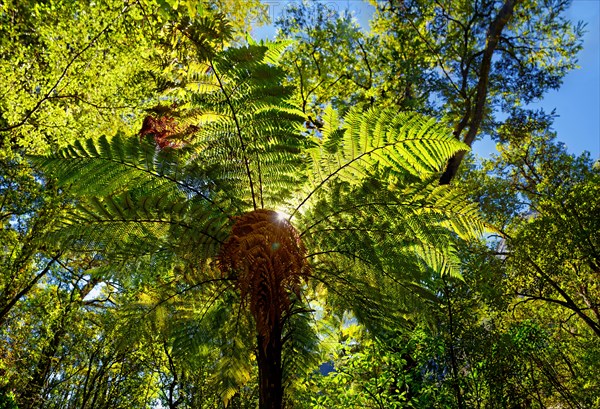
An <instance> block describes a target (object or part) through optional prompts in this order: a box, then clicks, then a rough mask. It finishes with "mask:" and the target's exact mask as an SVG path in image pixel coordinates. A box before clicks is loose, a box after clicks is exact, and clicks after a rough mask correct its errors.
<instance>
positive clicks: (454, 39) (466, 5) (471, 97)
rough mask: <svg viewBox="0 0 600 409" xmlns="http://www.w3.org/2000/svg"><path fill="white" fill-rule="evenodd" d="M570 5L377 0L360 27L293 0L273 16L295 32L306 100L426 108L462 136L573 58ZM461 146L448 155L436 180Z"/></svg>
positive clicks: (518, 105)
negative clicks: (367, 29)
mask: <svg viewBox="0 0 600 409" xmlns="http://www.w3.org/2000/svg"><path fill="white" fill-rule="evenodd" d="M569 5H570V2H569V1H563V0H558V1H549V2H529V1H512V0H511V1H505V2H502V1H477V2H472V1H465V2H456V1H429V0H423V1H392V0H390V1H383V2H377V3H376V7H377V10H376V13H375V16H374V18H373V20H372V22H371V25H372V30H371V32H369V33H364V32H361V31H360V30H359V28H358V27H357V25H356V23H355V22H352V20H351V18H350V17H349V16H348V15H339V14H337V13H336V12H334V11H333V10H331V9H329V10H328V9H327V8H326V7H321V6H320V5H319V6H312V7H311V6H309V5H308V4H307V3H301V4H297V3H294V5H292V6H290V7H289V8H288V12H287V14H286V16H285V17H282V18H281V19H280V20H279V21H278V26H279V27H280V28H281V32H280V33H281V35H282V36H290V35H291V36H293V37H295V38H296V39H298V40H299V42H298V44H297V45H296V46H294V48H292V51H291V52H290V53H289V56H288V58H289V61H290V64H288V65H287V67H288V70H289V75H290V76H291V77H293V78H294V79H295V81H297V82H298V84H301V86H300V87H299V89H300V94H301V95H299V96H298V97H299V98H300V99H307V101H308V102H310V103H311V104H312V105H313V106H315V107H318V105H319V104H326V103H328V100H329V99H332V100H333V101H340V102H341V101H344V102H343V103H345V104H348V105H354V104H357V103H358V104H359V105H362V106H365V105H366V106H369V105H371V104H373V103H377V105H379V106H381V105H388V104H389V105H392V106H395V107H397V109H398V110H413V109H417V110H420V111H422V112H428V113H430V114H433V115H435V116H437V117H438V118H440V120H443V121H444V122H445V123H448V124H450V126H452V127H453V129H454V135H455V137H456V138H457V139H459V140H461V141H462V142H464V143H465V144H467V145H468V146H471V145H472V143H473V142H474V141H475V139H476V138H478V137H480V136H481V135H482V134H488V135H489V134H491V133H493V132H491V130H492V129H493V127H495V126H497V125H499V123H500V122H501V121H500V120H498V119H496V114H497V113H499V112H503V115H502V116H506V115H508V116H512V115H516V116H518V115H520V112H521V111H522V110H523V107H524V106H526V105H527V104H529V103H531V102H534V101H538V100H540V99H541V98H542V97H543V95H544V94H545V93H546V92H547V91H548V90H552V89H558V87H559V86H560V84H561V81H562V78H563V77H564V75H565V74H566V73H567V72H568V71H569V70H571V69H573V68H574V67H575V64H576V59H575V57H574V56H575V55H576V53H577V51H579V50H580V49H581V41H580V37H581V35H582V33H583V26H582V24H573V23H571V22H569V21H568V20H567V19H566V17H565V16H564V12H565V10H566V9H567V8H568V7H569ZM319 67H322V69H319ZM326 67H331V68H333V69H332V70H328V69H326ZM334 73H335V74H334ZM351 83H354V84H353V85H350V84H351ZM338 96H339V97H338ZM308 97H310V98H308ZM321 106H322V105H321ZM316 111H317V112H316V113H315V114H313V117H315V115H316V116H318V115H319V110H318V109H317V110H316ZM465 153H466V151H461V152H459V153H458V154H457V155H456V156H455V157H454V158H453V159H452V160H451V161H450V162H449V164H448V167H447V169H446V172H445V173H444V175H443V177H442V178H441V181H442V183H449V182H450V180H451V179H452V178H453V177H454V176H455V174H456V171H457V169H458V166H459V165H460V163H461V161H462V158H463V156H464V154H465Z"/></svg>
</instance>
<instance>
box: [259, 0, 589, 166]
mask: <svg viewBox="0 0 600 409" xmlns="http://www.w3.org/2000/svg"><path fill="white" fill-rule="evenodd" d="M290 1H293V0H263V3H265V4H267V5H268V6H269V13H270V17H271V19H272V20H275V19H276V18H277V17H279V16H280V14H281V12H282V10H283V9H284V7H285V5H286V4H288V3H289V2H290ZM321 3H324V4H327V5H329V6H331V7H335V8H337V9H338V10H343V9H346V8H348V9H350V10H352V11H353V12H354V15H355V16H356V18H357V19H358V21H359V22H360V23H361V25H362V26H364V27H366V26H368V21H369V18H370V17H371V14H372V12H373V7H372V6H370V5H369V4H366V2H363V1H360V0H337V1H334V0H331V1H326V0H322V1H321ZM567 17H568V18H569V19H570V20H572V21H583V22H585V23H586V24H587V26H586V34H585V36H584V38H583V40H584V43H583V50H582V51H581V52H580V53H579V55H578V65H579V67H580V68H578V69H576V70H574V71H572V72H570V73H569V74H568V75H567V76H566V77H565V78H564V82H563V85H562V87H561V88H560V89H559V90H558V91H551V92H548V93H547V94H546V96H545V97H544V99H543V100H542V101H540V102H538V103H536V104H533V105H532V107H536V108H537V107H543V108H544V109H545V110H546V111H547V112H550V111H552V109H556V114H557V115H558V117H557V118H556V120H555V121H554V130H555V131H556V132H557V137H558V139H559V140H560V141H562V142H564V143H565V144H566V145H567V147H568V149H569V152H571V153H574V154H580V153H582V152H583V151H584V150H587V151H589V152H590V153H591V155H592V158H594V159H598V158H600V0H574V1H573V4H572V6H571V8H570V9H569V10H568V12H567ZM274 33H275V30H274V28H273V27H271V26H269V27H263V28H259V29H256V30H254V32H253V35H254V36H255V37H258V38H265V37H272V36H273V35H274ZM473 148H474V151H475V153H477V154H478V155H481V156H487V155H489V154H490V153H492V152H493V151H494V150H495V145H494V143H493V142H492V141H490V140H483V141H478V142H476V143H475V144H474V145H473Z"/></svg>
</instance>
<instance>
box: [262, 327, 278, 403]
mask: <svg viewBox="0 0 600 409" xmlns="http://www.w3.org/2000/svg"><path fill="white" fill-rule="evenodd" d="M257 339H258V352H257V362H258V382H259V407H260V409H281V408H283V383H282V379H283V368H282V365H281V351H282V345H283V342H282V340H281V322H280V321H279V322H277V323H276V324H275V325H273V328H271V331H270V334H269V337H265V336H263V335H258V337H257Z"/></svg>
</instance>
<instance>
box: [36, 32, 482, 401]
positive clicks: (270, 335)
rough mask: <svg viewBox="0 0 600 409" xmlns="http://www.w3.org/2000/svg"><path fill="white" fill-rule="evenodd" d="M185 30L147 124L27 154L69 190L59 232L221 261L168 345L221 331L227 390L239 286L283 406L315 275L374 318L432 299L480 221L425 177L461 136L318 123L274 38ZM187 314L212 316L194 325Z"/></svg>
mask: <svg viewBox="0 0 600 409" xmlns="http://www.w3.org/2000/svg"><path fill="white" fill-rule="evenodd" d="M183 30H185V29H183ZM187 34H188V37H189V38H191V39H192V41H193V42H197V43H198V44H196V45H197V46H198V49H199V54H198V58H197V59H196V60H195V61H193V63H192V64H191V68H190V69H191V71H192V74H190V75H189V76H188V77H187V78H177V81H172V83H178V86H177V87H174V88H173V89H170V90H167V91H166V94H165V95H166V97H165V98H166V101H168V102H169V103H170V104H171V105H165V106H164V107H163V108H161V110H162V112H163V113H162V114H157V113H156V112H159V111H160V110H159V111H156V112H155V113H153V114H151V115H154V116H150V118H153V119H152V120H147V121H145V125H144V128H143V131H142V134H143V137H142V139H141V140H140V138H139V136H138V135H131V136H129V137H126V136H123V135H116V136H114V137H104V136H103V137H100V138H97V139H94V140H87V141H83V142H80V143H77V144H75V145H73V146H71V147H68V148H67V149H65V150H63V151H60V152H58V153H56V154H54V155H51V156H47V157H34V158H32V161H33V162H34V163H35V164H36V165H38V166H39V167H40V168H42V169H44V170H45V171H46V172H47V174H48V175H49V177H52V176H53V177H55V178H57V180H58V181H59V183H60V184H61V186H63V187H64V188H68V190H69V191H70V193H71V194H72V195H73V197H74V206H73V209H72V210H71V211H70V213H69V214H68V216H67V217H65V220H64V222H63V225H62V226H60V227H59V228H57V230H56V233H55V237H56V239H57V240H61V241H62V242H63V243H65V245H71V246H79V247H80V248H83V249H90V248H92V249H100V250H102V251H105V252H107V253H108V254H113V255H114V254H116V255H140V254H144V255H148V256H149V257H150V258H151V257H152V254H159V253H168V254H172V255H173V256H174V257H178V258H179V259H181V260H186V261H187V262H188V263H189V264H188V265H189V267H188V268H190V269H198V270H201V271H204V273H203V274H204V277H205V278H206V277H208V278H210V277H212V276H211V275H213V276H214V274H215V272H219V274H221V278H222V279H223V280H225V281H224V282H227V283H230V284H229V287H228V286H227V285H226V286H225V287H224V288H225V289H223V290H217V289H216V288H215V287H214V286H212V285H206V286H205V288H204V289H202V286H201V285H199V286H198V288H200V289H201V290H203V292H202V291H201V295H200V296H199V297H198V298H197V299H196V301H197V302H199V303H200V305H202V306H201V308H200V310H201V311H204V312H203V313H201V314H198V313H194V314H191V315H189V316H190V317H191V318H190V320H189V321H188V323H187V324H186V325H182V326H181V327H180V328H181V329H180V330H179V331H176V333H175V335H176V336H175V338H176V339H178V340H179V341H175V343H174V346H175V348H176V349H177V350H179V351H185V350H187V349H189V350H198V349H199V348H200V345H206V344H209V343H211V342H214V341H215V340H217V339H220V340H221V341H220V342H221V343H220V344H219V343H217V344H213V346H214V345H218V346H219V348H222V349H221V351H222V354H223V356H222V357H221V363H220V364H219V365H218V368H220V373H221V375H222V378H221V380H222V390H223V397H224V398H230V397H231V396H232V394H233V393H234V391H235V388H237V387H239V386H240V383H242V382H244V381H245V380H246V379H247V378H246V375H247V373H248V371H247V370H241V369H240V368H242V367H240V366H239V365H241V364H240V362H241V360H243V359H246V358H245V357H246V356H247V355H244V353H243V351H242V350H245V351H246V352H247V351H248V348H247V346H248V345H247V340H246V341H243V340H242V338H240V336H239V333H237V335H236V334H234V333H229V332H227V331H225V330H226V329H228V328H229V329H235V328H238V329H239V328H240V327H239V326H236V325H235V324H231V323H230V322H229V318H232V319H234V320H235V319H239V318H235V316H236V314H233V313H232V314H229V315H232V317H229V316H228V314H223V311H225V310H227V308H230V307H231V306H232V305H235V303H236V302H237V305H238V307H239V311H240V313H243V314H246V315H244V317H245V318H244V319H243V322H252V325H253V326H254V332H255V336H256V337H257V338H256V342H257V344H258V345H257V346H256V356H257V359H258V366H259V373H260V377H261V379H260V381H261V407H279V406H280V405H281V404H282V401H283V395H282V394H283V391H282V388H283V386H284V385H285V382H284V380H283V379H281V378H282V377H283V376H284V375H285V376H286V377H289V376H290V374H291V373H293V372H290V371H293V368H296V369H297V368H298V363H299V361H298V359H297V357H295V356H294V355H295V354H299V353H301V352H302V353H309V352H310V351H311V349H312V348H313V347H312V346H311V345H312V344H311V342H312V341H310V340H314V334H313V336H311V335H310V334H311V331H310V330H309V329H310V328H309V326H307V321H306V316H307V314H308V311H309V309H308V308H307V306H306V305H305V301H304V298H303V296H302V291H303V290H304V289H306V288H307V285H308V284H307V283H309V282H310V281H311V280H314V281H316V282H319V283H321V285H324V286H325V287H326V288H328V291H329V293H330V294H331V295H332V300H334V302H337V303H338V305H339V306H340V308H348V309H353V310H354V311H355V314H356V316H357V317H358V318H359V319H361V320H363V321H365V322H368V323H370V326H371V328H372V329H373V330H374V331H378V330H385V329H386V328H389V327H391V326H394V325H400V323H401V322H403V320H405V319H407V316H408V314H409V312H410V310H411V307H412V306H413V305H414V303H416V301H415V300H416V299H417V298H419V299H421V301H422V302H427V303H429V302H430V301H431V299H433V297H431V296H430V295H431V294H430V293H428V283H429V282H431V280H432V279H433V277H435V275H436V274H444V273H450V274H454V275H457V271H458V269H457V267H456V259H455V256H454V251H453V243H454V239H455V237H456V236H460V237H464V238H468V237H471V236H474V235H477V234H480V232H481V230H482V227H483V224H482V223H481V222H479V221H478V217H477V214H476V211H475V208H474V207H473V205H471V204H468V203H467V202H466V201H465V199H463V196H462V195H461V194H460V193H459V192H456V191H455V190H452V188H450V187H439V186H437V182H434V181H435V180H436V179H437V176H438V172H439V171H440V170H441V169H442V168H443V166H444V165H445V162H446V160H447V159H448V158H449V157H451V156H452V155H454V154H455V153H456V152H457V151H459V150H464V149H466V147H465V146H464V145H463V144H461V143H459V142H457V141H456V140H455V139H454V138H453V137H452V135H451V133H450V132H449V131H448V130H447V129H445V128H444V127H442V126H440V125H438V124H436V123H435V120H433V119H428V118H425V117H423V116H421V115H417V114H410V113H396V112H393V111H391V110H379V109H376V108H374V109H371V110H368V111H366V112H359V111H358V110H351V111H350V113H349V114H348V115H347V116H345V117H344V118H343V119H340V118H339V117H338V116H337V113H336V112H335V111H333V110H332V109H331V108H328V109H327V110H326V111H325V115H324V118H323V120H324V123H325V125H324V127H323V128H322V130H321V133H320V134H319V135H311V134H309V133H308V132H306V129H305V128H304V127H303V124H304V122H305V118H304V117H303V115H302V113H301V111H299V110H298V109H296V108H295V107H294V106H292V105H290V104H289V103H288V102H287V98H288V97H289V96H290V95H291V90H290V89H289V88H286V87H284V86H283V85H282V83H283V71H282V70H281V69H280V68H278V67H277V66H276V64H275V61H276V59H275V55H276V54H277V53H278V52H279V51H280V50H281V46H277V45H270V44H260V45H258V44H252V45H248V46H246V47H239V48H230V49H228V50H226V51H224V52H221V53H211V52H208V51H206V50H205V49H204V48H203V47H205V46H206V44H205V42H202V41H204V40H202V38H204V37H202V36H201V35H200V34H199V33H198V32H194V31H193V30H191V29H190V30H189V31H188V32H187ZM161 115H162V116H161ZM161 121H162V122H161ZM157 123H161V124H163V125H164V126H163V125H161V126H163V127H162V128H160V129H159V126H158V125H156V124H157ZM152 124H154V125H152ZM276 211H283V212H286V213H287V214H288V215H289V216H287V219H288V220H287V221H282V220H280V216H278V214H277V212H276ZM249 220H251V222H250V221H249ZM284 225H285V226H288V227H286V228H283V227H282V226H284ZM280 248H281V250H280ZM283 249H285V251H288V252H289V253H284V252H283ZM304 249H305V250H304ZM304 252H305V253H304ZM292 265H293V266H294V267H293V268H291V266H292ZM198 266H202V267H198ZM217 268H218V269H219V270H217ZM200 282H203V281H202V279H200ZM206 282H212V281H211V280H208V281H206ZM417 288H418V290H416V289H417ZM233 289H236V290H237V291H239V292H240V293H241V296H242V298H241V299H239V300H238V301H235V302H233V301H231V300H232V299H231V298H228V297H226V296H225V295H226V294H227V293H228V292H230V291H231V290H233ZM399 297H402V298H399ZM217 299H219V300H217ZM227 300H229V301H227ZM232 302H233V304H232ZM231 311H232V310H231ZM248 312H250V314H248ZM237 316H238V317H239V314H237ZM224 317H227V318H228V319H227V320H225V321H223V319H224ZM195 321H196V322H197V323H198V325H199V326H203V325H205V323H206V322H210V323H211V325H210V326H209V327H210V328H209V327H207V329H206V331H208V333H204V332H202V331H200V330H199V331H197V332H195V334H196V335H197V336H196V335H192V337H191V338H190V337H189V333H186V331H187V330H189V329H190V328H192V329H193V328H194V322H195ZM182 322H185V320H182ZM238 322H241V321H238ZM214 327H216V330H215V329H214ZM197 328H200V327H198V326H197ZM223 331H225V332H223ZM234 332H235V331H234ZM177 334H179V335H177ZM186 334H187V335H186ZM193 334H194V333H193ZM207 334H208V335H207ZM225 334H229V335H227V336H225ZM228 337H229V338H228ZM282 353H283V354H284V355H283V358H282V359H281V362H280V361H279V359H280V358H279V356H280V355H281V354H282ZM261 354H263V355H261ZM264 354H266V357H267V360H266V361H264V359H263V358H264ZM278 354H279V355H278ZM261 357H262V358H261ZM261 359H262V360H261ZM269 359H271V360H275V361H276V362H275V364H273V362H269ZM234 362H235V363H234ZM265 362H266V363H265ZM288 363H289V364H290V366H287V367H285V368H284V367H283V366H285V365H287V364H288ZM264 365H267V366H268V365H274V366H273V367H272V368H271V369H268V370H267V369H265V367H264ZM244 368H245V367H244ZM265 370H267V372H265ZM268 371H275V372H277V373H276V374H275V375H273V374H272V373H271V374H270V373H268ZM265 376H266V377H269V376H272V377H273V379H271V378H269V379H268V382H266V383H263V381H264V379H263V378H264V377H265ZM273 382H274V383H275V384H277V383H278V384H279V386H277V385H275V386H272V385H271V386H269V384H272V383H273ZM263 384H264V385H266V386H263ZM265 388H266V389H265ZM269 388H271V389H269Z"/></svg>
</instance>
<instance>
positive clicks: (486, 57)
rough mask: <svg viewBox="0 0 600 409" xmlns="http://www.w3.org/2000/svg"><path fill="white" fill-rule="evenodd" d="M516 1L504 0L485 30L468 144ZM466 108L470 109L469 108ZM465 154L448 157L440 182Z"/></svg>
mask: <svg viewBox="0 0 600 409" xmlns="http://www.w3.org/2000/svg"><path fill="white" fill-rule="evenodd" d="M518 1H519V0H506V2H505V3H504V5H503V6H502V8H501V9H500V11H499V12H498V15H497V16H496V18H495V19H494V21H493V22H492V24H491V25H490V28H489V30H488V32H487V36H486V46H485V49H484V50H483V56H482V59H481V65H480V67H479V81H478V82H477V91H476V96H475V106H474V109H473V110H472V111H473V112H472V113H471V114H470V115H469V116H470V120H469V125H468V126H469V129H468V130H467V133H466V134H465V136H464V138H463V142H464V143H465V144H467V145H468V146H471V145H472V144H473V141H474V140H475V136H477V133H478V132H479V127H480V126H481V122H482V120H483V115H484V113H485V111H484V110H485V106H486V103H487V93H488V84H489V78H490V70H491V67H492V56H493V55H494V51H495V50H496V47H497V46H498V41H499V40H500V35H501V34H502V30H503V29H504V27H505V26H506V24H507V23H508V21H509V20H510V19H511V17H512V15H513V11H514V8H515V4H516V3H517V2H518ZM466 109H467V110H469V111H470V109H469V108H466ZM463 119H464V118H463ZM460 133H461V131H459V134H458V135H456V137H457V138H460ZM465 154H466V152H465V151H460V152H458V153H457V154H456V155H454V156H453V157H451V158H450V160H449V161H448V165H447V166H446V170H445V171H444V173H443V174H442V176H441V178H440V184H442V185H447V184H449V183H450V181H451V180H452V179H453V178H454V176H456V173H457V171H458V167H459V166H460V164H461V162H462V160H463V158H464V156H465Z"/></svg>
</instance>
